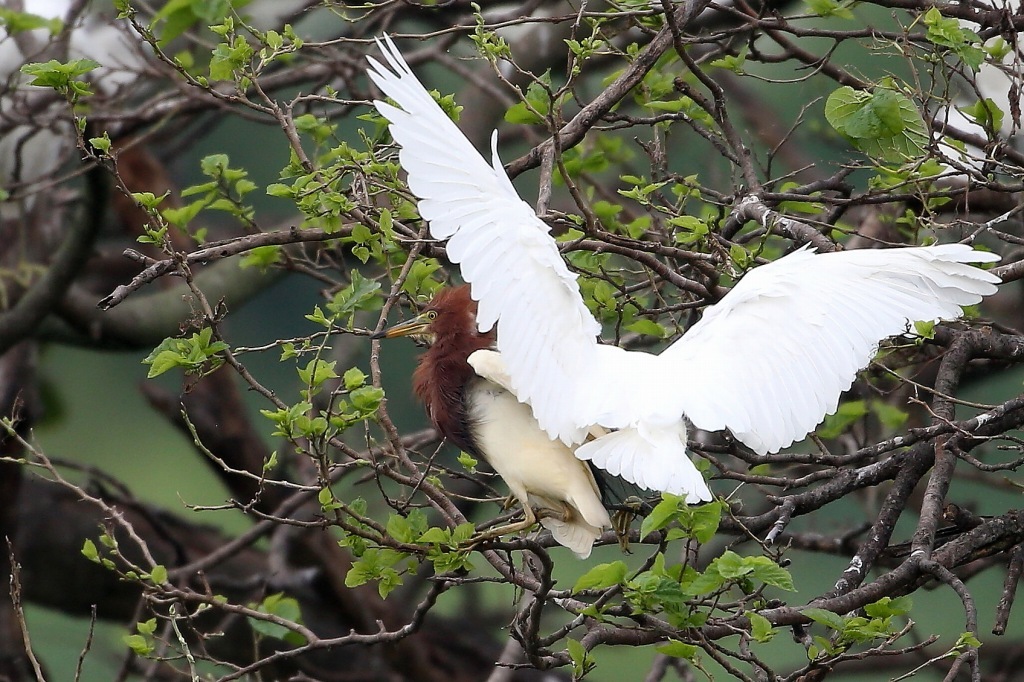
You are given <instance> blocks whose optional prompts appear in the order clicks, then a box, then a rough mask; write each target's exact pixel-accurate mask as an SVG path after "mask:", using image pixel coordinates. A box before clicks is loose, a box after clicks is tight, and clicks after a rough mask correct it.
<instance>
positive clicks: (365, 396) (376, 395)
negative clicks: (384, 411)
mask: <svg viewBox="0 0 1024 682" xmlns="http://www.w3.org/2000/svg"><path fill="white" fill-rule="evenodd" d="M348 397H349V400H350V401H352V406H353V407H355V408H356V409H357V410H359V411H361V412H363V413H364V414H372V413H374V412H376V411H377V408H378V407H380V404H381V402H382V401H383V400H384V389H382V388H377V387H376V386H363V387H362V388H357V389H356V390H354V391H352V393H350V394H349V396H348Z"/></svg>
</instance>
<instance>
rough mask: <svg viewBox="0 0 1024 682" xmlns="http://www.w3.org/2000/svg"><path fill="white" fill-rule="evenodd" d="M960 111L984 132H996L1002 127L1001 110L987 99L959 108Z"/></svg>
mask: <svg viewBox="0 0 1024 682" xmlns="http://www.w3.org/2000/svg"><path fill="white" fill-rule="evenodd" d="M960 111H962V112H963V113H964V115H965V116H967V117H968V118H970V119H971V120H973V121H974V122H975V123H977V124H978V125H980V126H981V127H983V128H985V129H986V130H991V131H998V130H999V129H1000V128H1001V127H1002V125H1003V110H1002V109H1000V108H999V106H998V105H997V104H996V103H995V102H993V101H992V100H991V99H989V98H987V97H986V98H985V99H981V100H978V101H977V102H975V103H974V104H972V105H970V106H966V107H960Z"/></svg>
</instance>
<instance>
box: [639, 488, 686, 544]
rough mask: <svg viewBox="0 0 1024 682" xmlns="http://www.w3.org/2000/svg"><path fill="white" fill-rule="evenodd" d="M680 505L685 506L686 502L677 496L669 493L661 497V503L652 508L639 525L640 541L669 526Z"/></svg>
mask: <svg viewBox="0 0 1024 682" xmlns="http://www.w3.org/2000/svg"><path fill="white" fill-rule="evenodd" d="M680 504H686V502H685V499H684V498H682V497H680V496H679V495H672V494H671V493H666V494H664V495H662V499H661V502H658V504H656V505H655V506H654V509H652V510H651V513H650V514H648V515H647V516H646V517H645V518H644V521H643V523H641V524H640V539H643V538H645V537H647V536H648V535H650V534H651V533H653V532H654V531H656V530H661V529H662V528H664V527H665V526H667V525H668V524H670V523H671V522H672V519H673V518H675V516H676V514H677V513H678V512H679V507H680Z"/></svg>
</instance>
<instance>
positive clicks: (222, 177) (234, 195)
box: [161, 154, 256, 229]
mask: <svg viewBox="0 0 1024 682" xmlns="http://www.w3.org/2000/svg"><path fill="white" fill-rule="evenodd" d="M199 168H200V170H201V171H202V173H203V175H205V176H207V177H208V178H211V179H210V181H209V182H203V183H200V184H198V185H192V186H191V187H187V188H185V189H184V190H182V192H181V197H182V198H183V199H184V198H187V197H192V196H197V195H199V198H198V199H196V200H195V201H192V202H191V203H188V204H185V205H184V206H182V207H180V208H165V209H163V210H162V211H161V215H162V216H163V218H164V219H165V220H166V221H167V222H168V223H170V224H171V225H174V226H175V227H179V228H182V229H184V228H185V227H187V226H188V224H189V223H190V222H192V220H193V219H194V218H195V217H196V216H197V215H198V214H199V212H200V211H203V210H210V211H224V212H226V213H228V214H230V215H233V216H235V217H236V218H238V219H239V220H241V221H243V222H248V221H250V220H252V218H253V215H254V210H253V208H252V206H250V205H247V204H244V203H243V201H242V200H243V199H244V198H245V195H247V194H249V193H250V192H252V191H253V190H254V189H256V183H254V182H253V181H252V180H250V179H249V177H248V176H249V171H247V170H245V169H244V168H232V167H231V166H230V163H229V160H228V157H227V155H226V154H212V155H210V156H207V157H205V158H203V159H202V161H200V163H199Z"/></svg>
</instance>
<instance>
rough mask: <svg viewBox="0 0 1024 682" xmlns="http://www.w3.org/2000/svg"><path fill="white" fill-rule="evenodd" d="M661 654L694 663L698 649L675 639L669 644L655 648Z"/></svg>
mask: <svg viewBox="0 0 1024 682" xmlns="http://www.w3.org/2000/svg"><path fill="white" fill-rule="evenodd" d="M655 651H657V652H658V653H659V654H664V655H666V656H671V657H672V658H683V659H686V660H687V661H692V660H693V659H694V658H695V657H696V655H697V647H696V646H694V645H693V644H686V643H685V642H680V641H678V640H675V639H670V640H669V641H668V643H667V644H662V645H661V646H657V647H655Z"/></svg>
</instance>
